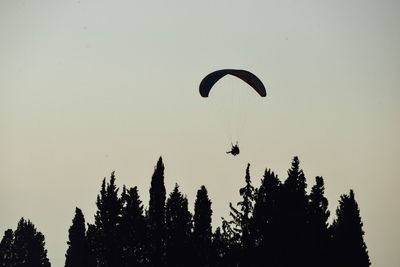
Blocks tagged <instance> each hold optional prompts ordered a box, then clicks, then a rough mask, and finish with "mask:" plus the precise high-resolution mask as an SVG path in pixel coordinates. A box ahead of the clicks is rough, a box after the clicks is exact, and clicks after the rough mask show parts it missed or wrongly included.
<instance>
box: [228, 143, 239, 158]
mask: <svg viewBox="0 0 400 267" xmlns="http://www.w3.org/2000/svg"><path fill="white" fill-rule="evenodd" d="M239 153H240V149H239V146H238V142H236V145H233V144H232V148H231V151H228V152H226V154H232V155H233V156H237V155H239Z"/></svg>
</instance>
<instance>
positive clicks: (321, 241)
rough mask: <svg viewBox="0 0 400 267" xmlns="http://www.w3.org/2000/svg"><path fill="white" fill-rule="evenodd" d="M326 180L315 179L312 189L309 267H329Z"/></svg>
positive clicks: (309, 221)
mask: <svg viewBox="0 0 400 267" xmlns="http://www.w3.org/2000/svg"><path fill="white" fill-rule="evenodd" d="M324 191H325V187H324V179H323V178H322V177H320V176H317V177H315V185H314V186H313V187H312V189H311V193H310V196H309V207H308V223H309V229H310V230H309V233H310V236H309V239H310V251H311V252H312V255H311V258H310V263H309V266H315V267H318V266H328V263H329V260H328V258H329V254H328V252H329V251H328V249H329V244H330V238H329V232H328V218H329V214H330V213H329V210H328V200H327V199H326V198H325V196H324Z"/></svg>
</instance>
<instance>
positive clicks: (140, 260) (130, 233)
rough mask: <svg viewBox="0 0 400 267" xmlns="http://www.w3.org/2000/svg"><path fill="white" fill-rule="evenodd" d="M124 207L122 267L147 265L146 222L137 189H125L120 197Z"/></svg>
mask: <svg viewBox="0 0 400 267" xmlns="http://www.w3.org/2000/svg"><path fill="white" fill-rule="evenodd" d="M121 198H122V200H123V203H124V207H123V208H122V219H121V233H122V235H121V241H122V247H123V252H122V257H123V258H122V259H123V260H122V262H123V266H140V265H144V264H145V263H147V254H146V253H147V243H146V221H145V218H144V215H143V205H142V201H141V200H140V198H139V193H138V190H137V187H136V186H135V187H133V188H130V189H126V188H125V186H124V188H123V191H122V196H121Z"/></svg>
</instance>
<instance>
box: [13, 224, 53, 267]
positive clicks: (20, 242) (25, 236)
mask: <svg viewBox="0 0 400 267" xmlns="http://www.w3.org/2000/svg"><path fill="white" fill-rule="evenodd" d="M44 245H45V242H44V236H43V234H42V233H41V232H38V231H37V230H36V228H35V226H34V225H33V223H31V222H30V221H29V220H25V219H24V218H21V220H20V221H19V222H18V226H17V229H16V230H15V232H14V246H13V251H14V252H13V265H11V266H32V267H39V266H41V267H50V262H49V259H48V258H47V250H46V249H45V247H44Z"/></svg>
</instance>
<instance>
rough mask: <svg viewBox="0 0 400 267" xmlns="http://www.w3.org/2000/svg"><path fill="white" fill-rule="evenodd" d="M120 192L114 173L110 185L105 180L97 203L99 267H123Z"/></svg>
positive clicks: (97, 252)
mask: <svg viewBox="0 0 400 267" xmlns="http://www.w3.org/2000/svg"><path fill="white" fill-rule="evenodd" d="M118 190H119V189H118V188H117V186H116V185H115V174H114V172H112V173H111V177H110V182H109V183H107V184H106V181H105V178H104V179H103V182H102V185H101V190H100V195H98V196H97V202H96V205H97V212H96V215H95V231H96V234H95V235H96V242H95V243H94V245H95V246H96V247H95V248H94V252H95V257H96V260H97V264H98V266H99V267H100V266H107V267H111V266H112V267H119V266H121V265H122V263H121V259H122V247H121V244H122V242H121V231H120V224H121V213H122V200H121V199H120V198H119V197H118Z"/></svg>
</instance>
